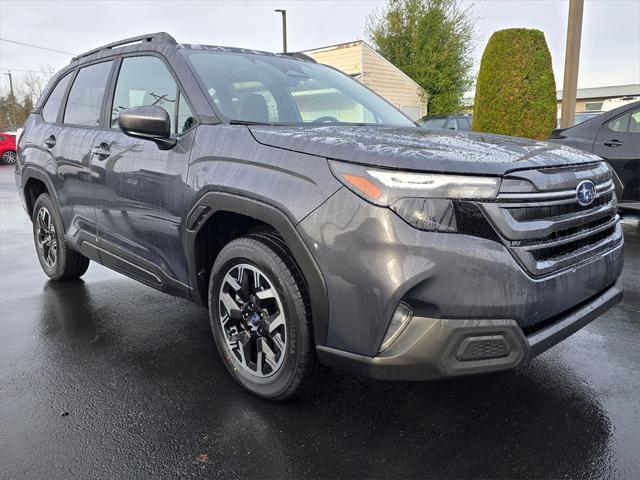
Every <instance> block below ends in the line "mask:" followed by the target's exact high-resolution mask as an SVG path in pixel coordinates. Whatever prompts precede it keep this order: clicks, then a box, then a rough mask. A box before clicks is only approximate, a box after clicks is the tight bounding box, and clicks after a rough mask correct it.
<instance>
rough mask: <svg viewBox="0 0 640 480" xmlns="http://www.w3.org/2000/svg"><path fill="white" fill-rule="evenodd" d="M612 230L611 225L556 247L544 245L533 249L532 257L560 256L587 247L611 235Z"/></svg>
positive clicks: (552, 257)
mask: <svg viewBox="0 0 640 480" xmlns="http://www.w3.org/2000/svg"><path fill="white" fill-rule="evenodd" d="M614 231H615V227H611V228H607V229H606V230H603V231H601V232H598V233H596V234H594V235H591V236H589V237H585V238H581V239H580V240H575V241H573V242H569V243H563V244H562V245H558V246H556V247H546V248H541V249H538V250H533V258H535V259H536V260H537V261H541V260H549V259H551V260H553V259H556V258H561V257H563V256H565V255H568V254H570V253H574V252H576V251H578V250H580V249H582V248H585V247H589V246H591V245H594V244H596V243H599V242H601V241H602V240H606V239H607V238H609V237H610V236H611V235H613V233H614Z"/></svg>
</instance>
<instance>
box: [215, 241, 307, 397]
mask: <svg viewBox="0 0 640 480" xmlns="http://www.w3.org/2000/svg"><path fill="white" fill-rule="evenodd" d="M209 317H210V321H211V328H212V330H213V336H214V338H215V341H216V344H217V346H218V351H219V352H220V355H221V357H222V359H223V361H224V363H225V366H226V367H227V369H228V370H229V372H230V373H231V375H232V376H233V377H234V378H235V380H236V381H237V382H238V383H240V385H242V386H243V387H244V388H245V389H247V390H249V391H250V392H251V393H253V394H255V395H258V396H261V397H263V398H267V399H270V400H284V399H286V398H290V397H292V396H294V395H297V394H299V393H300V392H301V391H302V390H303V389H304V388H305V387H306V386H307V384H308V383H310V379H311V376H312V372H313V370H314V366H315V352H314V348H315V344H314V341H313V333H312V327H311V315H310V309H309V302H308V301H307V290H306V286H305V283H304V280H303V278H302V274H301V273H300V271H299V269H298V267H297V265H296V264H295V262H294V261H293V258H292V257H291V254H290V253H289V251H288V249H287V248H286V246H284V243H283V242H282V240H281V239H279V237H277V236H275V235H273V234H255V235H250V236H247V237H242V238H239V239H236V240H234V241H232V242H230V243H229V244H227V245H226V246H225V247H224V248H223V249H222V251H221V252H220V254H219V255H218V257H217V258H216V261H215V263H214V265H213V268H212V271H211V276H210V280H209Z"/></svg>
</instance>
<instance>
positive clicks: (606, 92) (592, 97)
mask: <svg viewBox="0 0 640 480" xmlns="http://www.w3.org/2000/svg"><path fill="white" fill-rule="evenodd" d="M556 94H557V95H556V98H557V100H558V117H560V111H561V110H562V90H558V91H557V92H556ZM639 98H640V84H629V85H612V86H609V87H595V88H579V89H578V91H577V95H576V113H581V112H597V111H602V110H606V111H608V110H612V109H613V108H616V107H619V106H620V105H623V104H624V103H627V102H632V101H635V100H638V99H639Z"/></svg>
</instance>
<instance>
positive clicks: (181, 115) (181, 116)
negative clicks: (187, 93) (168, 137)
mask: <svg viewBox="0 0 640 480" xmlns="http://www.w3.org/2000/svg"><path fill="white" fill-rule="evenodd" d="M194 123H195V120H194V118H193V113H191V109H190V108H189V104H188V103H187V99H186V98H184V95H182V94H179V95H178V122H177V125H176V130H175V133H177V134H178V135H179V134H181V133H184V132H186V131H187V130H189V129H190V128H191V127H193V125H194Z"/></svg>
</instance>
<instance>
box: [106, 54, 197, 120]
mask: <svg viewBox="0 0 640 480" xmlns="http://www.w3.org/2000/svg"><path fill="white" fill-rule="evenodd" d="M177 91H178V86H177V85H176V82H175V81H174V80H173V77H172V76H171V73H169V70H168V69H167V67H166V66H165V64H164V63H162V60H160V59H159V58H157V57H150V56H147V57H127V58H125V59H123V60H122V66H121V67H120V73H119V74H118V81H117V83H116V91H115V95H114V97H113V106H112V108H111V128H118V113H120V112H121V111H122V110H126V109H127V108H132V107H141V106H146V105H157V106H159V107H162V108H164V109H165V110H166V111H167V112H168V113H169V117H170V118H171V131H172V132H175V131H176V126H175V125H174V122H175V113H176V94H177ZM187 108H188V107H187Z"/></svg>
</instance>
